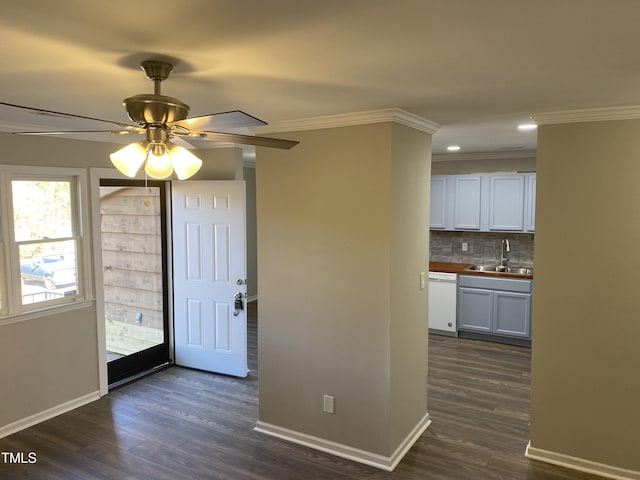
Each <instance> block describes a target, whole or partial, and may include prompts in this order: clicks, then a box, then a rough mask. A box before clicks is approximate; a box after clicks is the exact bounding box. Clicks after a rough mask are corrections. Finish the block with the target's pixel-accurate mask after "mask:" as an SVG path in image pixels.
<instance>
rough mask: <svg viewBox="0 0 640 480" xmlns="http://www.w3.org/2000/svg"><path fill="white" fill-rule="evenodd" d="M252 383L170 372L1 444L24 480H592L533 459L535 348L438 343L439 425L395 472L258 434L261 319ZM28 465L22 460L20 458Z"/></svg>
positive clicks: (15, 474) (252, 335) (434, 391)
mask: <svg viewBox="0 0 640 480" xmlns="http://www.w3.org/2000/svg"><path fill="white" fill-rule="evenodd" d="M249 342H250V343H249V352H250V353H249V362H250V368H251V370H252V372H251V374H250V376H249V377H248V378H247V379H243V380H240V379H236V378H231V377H226V376H220V375H213V374H208V373H203V372H199V371H194V370H188V369H184V368H179V367H170V368H168V369H166V370H163V371H161V372H158V373H156V374H154V375H151V376H148V377H145V378H143V379H141V380H139V381H137V382H135V383H132V384H129V385H126V386H124V387H121V388H119V389H118V390H115V391H113V392H111V393H110V394H109V395H107V396H106V397H103V398H102V399H100V400H98V401H96V402H93V403H91V404H89V405H86V406H84V407H82V408H78V409H76V410H74V411H72V412H69V413H67V414H64V415H60V416H58V417H56V418H53V419H51V420H48V421H46V422H43V423H41V424H39V425H36V426H34V427H32V428H29V429H27V430H24V431H21V432H19V433H16V434H14V435H11V436H9V437H6V438H4V439H0V452H13V453H15V452H24V453H25V454H26V453H28V452H35V454H36V457H37V462H36V463H34V464H18V465H16V464H9V463H6V462H3V461H2V457H0V478H2V479H18V478H34V479H64V480H73V479H78V480H80V479H81V480H91V479H114V480H116V479H117V480H120V479H141V480H175V479H185V480H190V479H194V480H203V479H230V480H231V479H232V480H242V479H254V480H255V479H274V480H285V479H328V480H329V479H331V480H335V479H372V480H377V479H433V480H439V479H442V480H444V479H447V480H453V479H457V480H458V479H459V480H475V479H478V480H484V479H487V480H491V479H526V480H542V479H545V480H587V479H596V478H600V477H596V476H593V475H587V474H582V473H578V472H574V471H571V470H566V469H563V468H560V467H555V466H552V465H547V464H545V463H540V462H536V461H533V460H528V459H527V458H525V457H524V450H525V447H526V444H527V442H528V438H529V431H528V420H529V413H528V412H529V382H530V368H529V364H530V350H529V349H527V348H524V347H514V346H507V345H498V344H492V343H488V342H482V341H478V340H462V339H456V338H448V337H439V336H433V335H432V336H431V337H430V339H429V362H430V363H429V412H430V414H431V418H432V421H433V423H432V425H431V426H430V427H429V428H428V429H427V431H426V432H425V433H424V435H423V436H422V437H421V438H420V439H419V440H418V442H417V443H416V444H415V446H414V447H413V448H412V449H411V451H410V452H409V453H408V454H407V456H406V457H405V458H404V460H403V461H402V462H401V463H400V464H399V465H398V467H397V468H396V470H395V471H394V472H393V473H389V472H384V471H381V470H378V469H376V468H373V467H368V466H365V465H361V464H358V463H354V462H350V461H348V460H344V459H341V458H338V457H334V456H331V455H327V454H324V453H321V452H318V451H315V450H312V449H309V448H305V447H302V446H298V445H295V444H291V443H288V442H285V441H281V440H278V439H275V438H272V437H269V436H266V435H263V434H259V433H256V432H254V431H253V426H254V423H255V421H256V419H257V413H258V408H257V407H258V398H257V387H258V369H257V358H256V342H257V310H256V305H255V304H251V308H250V321H249ZM27 458H28V457H27V456H25V459H27Z"/></svg>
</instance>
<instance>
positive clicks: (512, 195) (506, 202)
mask: <svg viewBox="0 0 640 480" xmlns="http://www.w3.org/2000/svg"><path fill="white" fill-rule="evenodd" d="M524 186H525V177H524V176H522V175H490V176H489V189H490V190H489V191H490V193H489V230H499V231H513V232H519V231H520V232H521V231H522V230H524Z"/></svg>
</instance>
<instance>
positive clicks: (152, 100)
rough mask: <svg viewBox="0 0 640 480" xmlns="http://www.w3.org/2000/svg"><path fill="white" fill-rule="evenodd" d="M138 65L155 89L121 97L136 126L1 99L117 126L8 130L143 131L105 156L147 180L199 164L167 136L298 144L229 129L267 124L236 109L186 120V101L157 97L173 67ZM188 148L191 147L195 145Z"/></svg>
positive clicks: (187, 173) (183, 175)
mask: <svg viewBox="0 0 640 480" xmlns="http://www.w3.org/2000/svg"><path fill="white" fill-rule="evenodd" d="M140 66H141V67H142V69H143V70H144V71H145V73H146V74H147V77H148V78H149V79H150V80H152V81H153V84H154V93H153V94H141V95H134V96H132V97H129V98H126V99H124V102H123V103H124V106H125V109H126V110H127V114H128V115H129V118H130V119H131V120H132V121H133V122H134V123H135V124H136V125H128V124H125V123H122V122H114V121H111V120H103V119H100V118H93V117H87V116H83V115H74V114H70V113H63V112H54V111H52V110H44V109H41V108H33V107H25V106H21V105H15V104H12V103H6V102H0V105H4V106H6V107H11V108H20V109H25V110H29V111H31V112H35V113H47V114H53V115H57V116H62V117H68V118H75V119H82V120H91V121H97V122H104V123H109V124H111V125H116V126H117V127H118V130H113V129H110V130H67V131H39V132H13V134H14V135H64V134H75V135H77V134H83V133H105V134H133V135H135V134H138V135H142V134H144V135H145V136H146V139H145V140H143V141H139V142H134V143H131V144H129V145H127V146H125V147H123V148H121V149H120V150H118V151H116V152H114V153H112V154H111V155H110V156H109V158H110V159H111V162H112V163H113V165H114V166H115V167H116V168H117V169H118V170H119V171H120V172H121V173H122V174H124V175H126V176H127V177H132V178H133V177H135V176H136V175H137V173H138V170H140V168H141V167H142V166H143V165H144V171H145V173H146V174H147V175H148V176H150V177H152V178H156V179H165V178H169V177H170V176H171V175H172V174H173V173H174V172H175V174H176V176H177V178H178V179H180V180H186V179H187V178H190V177H191V176H193V175H194V174H195V173H196V172H197V171H198V170H199V169H200V167H202V160H200V159H199V158H198V157H196V156H195V155H193V154H192V153H191V152H189V151H188V150H187V149H185V148H183V147H181V146H179V145H176V144H175V143H174V142H172V141H171V139H172V138H175V139H178V138H179V139H180V140H181V142H180V143H184V144H185V145H187V146H188V145H189V140H190V139H192V140H211V141H216V142H229V143H235V144H240V145H256V146H263V147H270V148H280V149H285V150H288V149H290V148H293V147H295V146H296V145H297V144H298V143H299V142H297V141H294V140H284V139H280V138H268V137H257V136H253V135H242V134H238V133H229V132H230V131H233V129H237V128H239V127H250V126H256V125H266V122H263V121H262V120H260V119H258V118H256V117H253V116H252V115H248V114H246V113H244V112H242V111H240V110H234V111H230V112H222V113H215V114H212V115H202V116H197V117H192V118H188V115H189V105H187V104H185V103H183V102H181V101H180V100H178V99H177V98H173V97H168V96H166V95H162V94H161V92H160V83H161V82H162V81H164V80H166V79H167V78H168V77H169V74H170V73H171V71H172V70H173V65H172V64H170V63H168V62H164V61H159V60H147V61H144V62H142V63H141V65H140ZM192 128H193V129H194V130H192ZM210 128H212V129H215V130H225V129H226V130H227V131H226V132H223V131H213V130H209V129H210ZM192 146H193V148H195V145H192Z"/></svg>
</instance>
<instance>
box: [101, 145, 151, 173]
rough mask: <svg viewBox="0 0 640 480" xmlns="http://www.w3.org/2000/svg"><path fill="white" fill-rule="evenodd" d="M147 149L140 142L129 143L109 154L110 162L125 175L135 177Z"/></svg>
mask: <svg viewBox="0 0 640 480" xmlns="http://www.w3.org/2000/svg"><path fill="white" fill-rule="evenodd" d="M146 156H147V151H146V149H145V147H143V146H142V145H141V144H140V143H130V144H129V145H127V146H126V147H124V148H121V149H120V150H118V151H117V152H113V153H112V154H111V155H109V158H110V159H111V163H113V165H114V166H115V167H116V168H117V169H118V170H119V171H120V172H121V173H122V174H124V175H126V176H127V177H135V176H136V173H137V172H138V170H139V169H140V167H141V166H142V164H143V162H144V159H145V157H146Z"/></svg>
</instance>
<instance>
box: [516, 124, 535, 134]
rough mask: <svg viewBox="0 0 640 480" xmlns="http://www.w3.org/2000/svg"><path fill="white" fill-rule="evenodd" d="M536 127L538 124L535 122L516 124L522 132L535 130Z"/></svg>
mask: <svg viewBox="0 0 640 480" xmlns="http://www.w3.org/2000/svg"><path fill="white" fill-rule="evenodd" d="M536 128H538V126H537V125H536V124H535V123H521V124H520V125H518V130H521V131H523V132H526V131H529V130H535V129H536Z"/></svg>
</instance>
